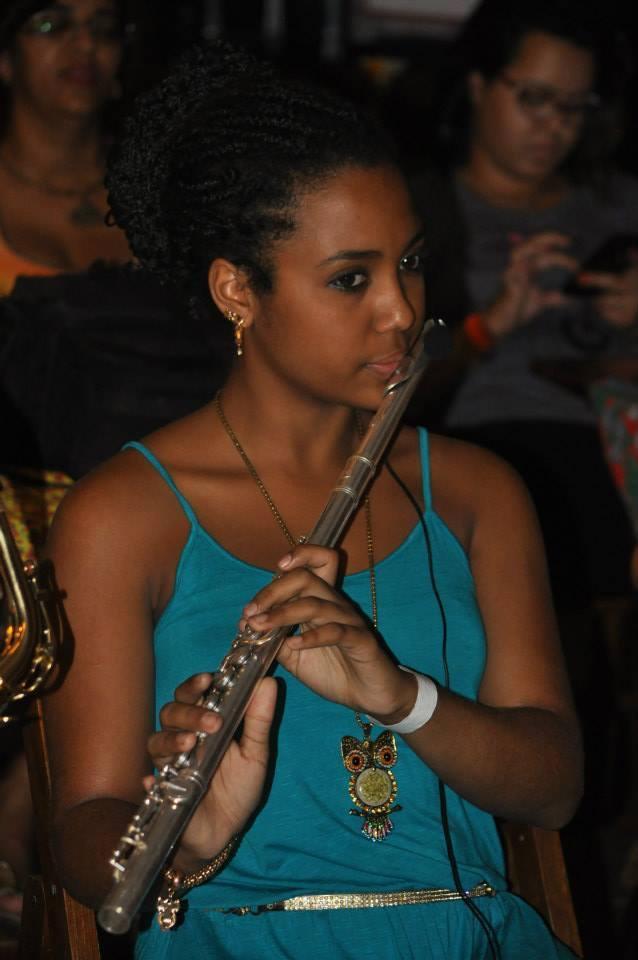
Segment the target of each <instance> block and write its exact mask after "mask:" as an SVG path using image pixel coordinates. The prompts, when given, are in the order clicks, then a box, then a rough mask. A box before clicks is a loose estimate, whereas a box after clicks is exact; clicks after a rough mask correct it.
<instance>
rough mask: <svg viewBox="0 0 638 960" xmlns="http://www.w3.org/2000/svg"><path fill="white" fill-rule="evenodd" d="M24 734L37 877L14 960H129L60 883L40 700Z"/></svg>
mask: <svg viewBox="0 0 638 960" xmlns="http://www.w3.org/2000/svg"><path fill="white" fill-rule="evenodd" d="M23 735H24V744H25V750H26V754H27V764H28V768H29V780H30V783H31V796H32V799H33V809H34V813H35V828H36V844H37V851H38V859H39V864H40V874H39V875H38V876H32V877H29V880H28V881H27V884H26V888H25V891H24V906H23V910H22V923H21V931H20V944H19V951H18V960H129V958H131V957H132V945H131V942H130V941H129V940H128V939H127V938H115V937H109V936H107V935H103V934H102V933H101V932H100V933H99V935H98V929H97V925H96V922H95V914H94V913H93V911H92V910H90V909H89V908H88V907H85V906H84V905H83V904H81V903H79V902H78V901H77V900H75V899H74V898H73V897H72V896H71V894H70V893H68V892H67V891H66V890H65V889H64V888H63V887H62V885H61V883H60V881H59V879H58V876H57V870H56V866H55V861H54V859H53V854H52V850H51V841H50V833H49V813H50V809H51V803H50V798H51V775H50V769H49V760H48V754H47V747H46V740H45V733H44V723H43V719H42V704H41V702H40V700H34V701H33V703H32V704H31V708H30V711H29V714H28V716H27V719H26V722H25V725H24V729H23Z"/></svg>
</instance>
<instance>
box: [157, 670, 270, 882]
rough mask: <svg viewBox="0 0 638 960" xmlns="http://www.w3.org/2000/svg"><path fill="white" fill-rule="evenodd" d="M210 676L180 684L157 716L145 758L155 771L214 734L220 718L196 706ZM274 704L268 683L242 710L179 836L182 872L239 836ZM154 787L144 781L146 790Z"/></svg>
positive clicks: (258, 789) (260, 779)
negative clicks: (239, 724)
mask: <svg viewBox="0 0 638 960" xmlns="http://www.w3.org/2000/svg"><path fill="white" fill-rule="evenodd" d="M211 681H212V677H211V675H210V674H209V673H199V674H197V675H196V676H194V677H191V678H190V679H189V680H186V681H185V682H184V683H182V684H181V685H180V686H179V687H178V688H177V690H176V691H175V700H173V701H171V702H170V703H167V704H165V705H164V706H163V707H162V709H161V710H160V723H161V730H158V731H156V732H155V733H154V734H152V735H151V736H150V737H149V740H148V752H149V754H150V756H151V759H152V761H153V765H154V766H155V767H157V768H160V767H162V766H163V765H164V764H165V763H168V762H170V761H171V760H173V759H174V758H175V756H176V755H177V754H179V753H182V752H183V751H188V750H191V749H192V747H194V746H195V742H196V733H197V731H200V730H201V731H203V732H205V733H215V732H216V731H217V730H219V728H220V727H221V725H222V720H221V718H220V717H219V716H218V715H217V714H216V713H213V712H212V711H210V710H206V709H205V708H204V707H201V706H198V705H197V701H198V700H199V699H200V697H201V695H202V694H203V693H204V691H205V690H206V689H207V688H208V687H209V686H210V684H211ZM276 699H277V683H276V681H275V680H273V679H272V677H266V678H265V679H263V680H261V681H260V683H259V684H258V686H257V687H256V689H255V692H254V694H253V696H252V699H251V701H250V703H249V705H248V709H247V710H246V714H245V717H244V726H243V731H242V735H241V738H240V739H239V740H232V741H231V744H230V746H229V747H228V750H227V751H226V753H225V754H224V757H223V759H222V761H221V763H220V765H219V767H218V768H217V771H216V772H215V775H214V777H213V779H212V780H211V783H210V786H209V788H208V790H207V792H206V794H205V796H204V798H203V800H202V802H201V803H200V804H199V805H198V807H197V809H196V811H195V813H194V814H193V816H192V818H191V820H190V821H189V824H188V826H187V827H186V830H185V831H184V833H183V834H182V839H181V842H180V847H179V851H178V854H177V858H176V859H179V861H180V867H181V868H183V869H185V870H186V871H187V872H190V871H191V870H194V869H198V867H199V866H200V863H199V862H198V861H202V860H210V859H211V858H212V857H214V856H215V855H216V854H217V853H219V851H220V850H221V849H222V848H223V847H224V846H226V844H227V843H228V841H229V840H230V839H231V837H233V836H234V835H235V834H236V833H239V832H240V831H241V830H242V829H243V827H244V826H245V824H246V821H247V820H248V819H249V817H250V816H251V815H252V813H253V812H254V810H255V808H256V806H257V804H258V803H259V801H260V799H261V796H262V792H263V786H264V780H265V777H266V770H267V767H268V755H269V749H268V747H269V737H270V728H271V725H272V719H273V716H274V711H275V702H276ZM152 781H153V778H152V777H148V778H146V780H145V781H144V783H145V786H147V787H148V786H149V785H150V784H151V783H152Z"/></svg>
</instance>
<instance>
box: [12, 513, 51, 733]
mask: <svg viewBox="0 0 638 960" xmlns="http://www.w3.org/2000/svg"><path fill="white" fill-rule="evenodd" d="M61 635H62V634H61V623H60V607H59V603H58V595H57V591H56V588H55V584H54V580H53V568H52V565H51V563H50V562H49V561H43V562H42V563H38V564H36V563H35V562H34V561H28V562H27V563H26V564H23V562H22V559H21V557H20V554H19V553H18V548H17V547H16V544H15V541H14V539H13V535H12V533H11V528H10V526H9V520H8V518H7V515H6V513H5V512H4V510H3V509H2V507H1V506H0V723H6V722H7V721H8V720H9V719H10V716H9V715H8V711H9V707H10V706H11V704H13V703H15V702H17V701H20V700H23V699H24V698H25V697H27V696H29V695H30V694H33V693H35V692H36V691H37V690H39V689H40V688H41V687H42V686H43V684H44V683H45V681H46V679H47V678H48V677H49V675H50V673H51V671H52V670H53V667H54V665H55V662H56V656H57V652H58V641H59V637H61Z"/></svg>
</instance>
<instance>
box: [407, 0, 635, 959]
mask: <svg viewBox="0 0 638 960" xmlns="http://www.w3.org/2000/svg"><path fill="white" fill-rule="evenodd" d="M457 53H458V54H459V56H460V66H459V76H460V78H461V79H460V81H459V85H458V87H457V88H456V89H454V91H453V93H452V95H451V98H450V107H449V110H448V113H447V114H446V115H445V118H444V124H443V132H444V133H445V135H446V142H447V145H448V147H450V148H451V152H452V163H451V165H449V166H447V167H444V168H443V171H444V172H443V173H435V172H432V171H428V172H426V173H423V174H422V175H420V176H419V177H418V178H416V179H415V181H414V183H413V191H414V195H415V198H416V203H417V207H418V208H419V209H420V210H421V212H422V214H423V218H424V221H425V223H426V224H427V225H428V234H427V242H428V254H429V256H428V260H427V261H426V268H427V274H426V278H427V282H428V296H429V304H430V309H431V310H432V312H433V313H434V314H435V315H440V316H442V317H444V318H445V319H446V321H447V322H448V325H449V326H450V327H451V328H452V329H453V331H454V338H453V343H454V345H453V348H452V350H451V351H450V353H449V355H448V356H446V357H444V358H442V359H440V360H439V361H438V362H436V363H435V364H433V365H432V366H431V368H430V370H431V373H430V374H429V376H428V380H427V381H426V383H425V385H424V387H425V389H427V394H426V393H425V389H424V392H423V393H422V395H421V397H420V409H417V411H416V414H415V416H416V418H417V419H418V418H422V419H423V421H425V419H426V418H427V419H428V421H429V422H431V421H432V416H433V413H436V414H437V415H438V417H439V419H440V422H441V423H442V424H443V426H444V429H445V430H446V431H447V432H448V433H452V434H454V435H455V436H457V437H461V438H464V439H470V440H472V441H474V442H478V443H480V444H482V445H483V446H485V447H487V448H489V449H491V450H493V451H495V452H497V453H499V454H500V455H501V456H504V457H505V458H506V459H507V460H509V461H510V463H512V464H513V465H514V466H515V467H516V468H517V469H518V471H519V472H520V473H521V474H522V475H523V477H524V479H525V481H526V483H527V484H528V487H529V488H530V490H531V492H532V496H533V498H534V501H535V505H536V508H537V510H538V512H539V516H540V520H541V525H542V529H543V535H544V539H545V544H546V548H547V551H548V558H549V566H550V573H551V581H552V590H553V594H554V598H555V602H556V604H557V608H558V611H559V617H560V621H561V630H562V638H563V643H564V645H565V648H566V652H567V658H568V663H569V665H570V671H571V676H572V681H573V683H574V687H575V692H576V697H577V701H578V703H579V706H580V711H581V717H582V718H583V721H584V726H585V735H586V748H587V755H588V758H589V766H590V769H589V774H590V775H589V779H588V785H587V788H586V794H585V797H586V800H585V805H584V807H583V811H582V814H581V819H580V826H581V827H582V830H581V831H580V833H579V834H578V835H577V834H576V829H577V828H574V833H573V834H572V836H571V837H568V838H567V840H568V844H567V845H568V854H569V862H570V865H571V867H572V877H571V880H572V884H573V887H574V892H575V897H576V902H577V908H580V916H581V917H582V918H583V923H584V927H585V929H584V930H583V934H584V940H585V946H586V952H590V953H591V954H592V955H597V954H598V953H599V952H600V953H601V955H602V952H606V951H607V949H609V947H608V943H609V942H610V941H609V937H610V936H611V932H610V926H609V924H607V925H605V920H604V902H603V901H602V900H598V901H597V903H596V904H594V903H593V902H591V899H590V894H589V892H588V891H587V890H586V889H585V886H586V881H585V883H582V882H580V878H581V877H582V878H585V877H586V876H587V875H588V874H589V871H590V870H591V864H592V863H593V862H595V858H596V856H597V853H596V851H595V850H594V849H593V847H592V843H593V842H594V841H595V838H596V836H597V828H598V824H599V822H600V819H601V817H602V816H603V815H606V816H609V811H610V810H618V809H622V803H623V799H622V797H619V796H618V795H611V792H612V789H613V788H610V787H609V783H610V779H613V778H609V763H610V761H609V759H608V757H609V756H614V755H615V753H614V752H612V751H613V749H614V748H613V743H612V742H611V740H610V734H608V733H607V729H608V725H609V727H610V726H611V720H610V711H611V710H613V709H614V707H613V704H614V691H613V690H612V689H609V688H608V686H606V684H605V680H604V672H603V671H602V670H601V664H600V657H601V656H603V657H604V656H605V650H606V648H605V645H604V643H601V636H600V634H599V633H597V632H596V631H597V630H599V629H600V627H599V624H600V622H601V614H600V610H601V609H604V610H609V609H613V604H615V603H617V602H618V598H621V600H622V602H623V603H624V602H625V600H626V598H631V595H632V591H633V585H632V581H631V562H632V557H633V556H634V552H635V538H634V535H633V531H632V527H631V524H630V519H629V515H628V514H627V513H626V511H625V507H624V504H623V502H622V500H621V497H620V494H619V492H618V491H617V489H616V487H615V485H614V482H613V479H612V476H611V472H610V470H609V469H608V465H607V462H606V460H605V455H604V451H603V447H602V444H601V441H600V436H599V430H598V421H597V414H596V410H595V409H594V406H593V404H592V403H591V401H590V398H589V395H588V385H589V381H590V380H591V379H595V378H597V377H602V376H605V375H607V374H609V373H614V374H616V375H623V376H635V375H636V372H637V371H638V327H637V324H636V320H637V317H638V262H637V260H636V253H635V252H634V251H635V250H636V249H638V244H636V242H635V237H636V235H637V234H638V183H637V182H636V181H635V180H634V179H632V178H631V177H629V176H625V175H621V174H620V173H618V172H614V171H613V170H610V163H609V159H610V155H611V153H612V152H613V148H614V146H615V143H616V141H617V133H616V132H615V129H617V124H618V118H617V116H614V115H613V110H612V99H613V98H612V97H611V95H610V92H609V91H610V90H611V89H612V88H613V86H614V84H613V83H612V80H611V79H610V71H609V69H608V67H607V64H608V62H609V58H608V57H607V56H606V50H605V33H604V29H602V27H601V23H600V21H599V19H597V16H596V15H592V16H590V15H589V14H588V12H587V11H586V10H584V9H583V8H582V5H576V4H574V3H573V2H570V0H551V2H550V0H534V2H527V0H522V2H519V3H516V4H513V3H509V2H503V0H484V2H482V3H481V4H480V5H479V6H478V7H477V9H476V10H475V12H474V13H473V15H472V16H471V18H470V19H469V20H468V22H467V23H466V25H465V29H464V32H463V35H462V36H461V37H460V38H459V42H458V48H457ZM617 64H618V61H617V60H616V61H615V62H614V63H613V66H614V69H615V68H616V67H617ZM612 79H613V78H612ZM451 87H452V85H451ZM614 123H615V124H616V128H614ZM450 170H451V171H452V172H450ZM632 237H633V238H634V240H633V241H632ZM610 243H611V247H612V253H613V252H614V250H615V256H614V257H612V259H611V261H609V260H607V262H605V260H606V257H607V253H606V252H605V248H607V252H608V251H609V246H608V245H609V244H610ZM442 398H444V400H445V402H443V400H442ZM593 691H595V693H594V692H593ZM605 703H606V704H607V706H605ZM605 765H606V766H605ZM605 770H606V771H607V777H608V779H607V781H605V779H604V771H605ZM613 782H614V783H618V778H617V777H616V779H615V780H613ZM605 783H606V784H607V785H605ZM585 864H587V868H586V869H585V867H584V865H585ZM581 868H582V869H581ZM601 869H602V868H601ZM594 927H596V928H597V929H594ZM605 938H607V941H606V942H607V946H606V948H605V950H604V951H602V950H599V949H598V948H599V946H600V945H601V943H602V942H605ZM587 947H589V948H590V949H589V951H587Z"/></svg>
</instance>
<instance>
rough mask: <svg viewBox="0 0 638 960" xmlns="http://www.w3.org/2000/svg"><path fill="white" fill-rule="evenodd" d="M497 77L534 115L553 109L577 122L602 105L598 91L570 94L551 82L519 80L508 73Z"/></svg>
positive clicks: (566, 119)
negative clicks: (558, 88) (578, 94)
mask: <svg viewBox="0 0 638 960" xmlns="http://www.w3.org/2000/svg"><path fill="white" fill-rule="evenodd" d="M497 79H498V80H500V82H501V83H504V84H505V86H506V87H509V88H510V90H513V92H514V96H515V97H516V102H517V103H518V105H519V107H520V108H521V110H524V111H525V113H528V114H530V115H531V116H533V117H538V118H541V117H546V116H548V115H549V113H550V112H551V111H552V110H553V111H555V112H557V113H559V114H560V116H561V117H562V118H563V120H565V121H566V122H568V123H577V122H579V121H580V120H582V119H583V118H584V117H586V116H588V115H589V114H591V113H593V112H594V111H596V110H597V109H598V107H599V106H600V97H599V96H598V94H596V93H586V94H583V95H582V96H569V94H565V93H562V92H561V91H560V90H557V89H556V87H552V86H550V85H549V84H545V83H536V82H534V81H532V80H517V79H516V78H515V77H509V76H508V75H507V74H506V73H502V74H500V75H499V77H498V78H497Z"/></svg>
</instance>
